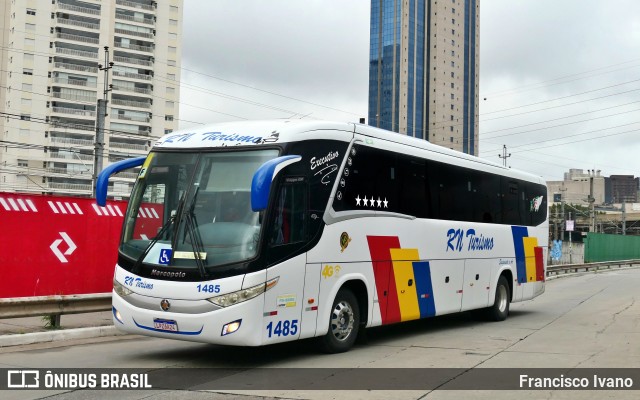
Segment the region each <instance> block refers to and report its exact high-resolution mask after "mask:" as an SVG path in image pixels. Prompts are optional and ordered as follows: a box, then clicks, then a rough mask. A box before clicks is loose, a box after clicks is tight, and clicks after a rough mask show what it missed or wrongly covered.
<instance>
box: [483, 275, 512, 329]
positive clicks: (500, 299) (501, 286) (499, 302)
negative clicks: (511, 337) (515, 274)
mask: <svg viewBox="0 0 640 400" xmlns="http://www.w3.org/2000/svg"><path fill="white" fill-rule="evenodd" d="M510 302H511V293H510V291H509V283H508V282H507V278H505V277H504V275H503V276H501V277H500V279H498V285H497V286H496V297H495V300H494V302H493V306H491V307H489V308H488V309H487V317H488V318H489V319H490V320H491V321H504V320H505V319H507V316H508V315H509V303H510Z"/></svg>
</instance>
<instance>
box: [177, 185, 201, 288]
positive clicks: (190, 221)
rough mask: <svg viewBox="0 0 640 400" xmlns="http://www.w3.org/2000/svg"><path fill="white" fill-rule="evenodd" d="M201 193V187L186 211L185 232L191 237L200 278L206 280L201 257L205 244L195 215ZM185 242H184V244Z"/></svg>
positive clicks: (197, 189)
mask: <svg viewBox="0 0 640 400" xmlns="http://www.w3.org/2000/svg"><path fill="white" fill-rule="evenodd" d="M199 191H200V187H198V188H196V191H195V193H194V194H193V197H192V198H191V202H190V203H189V207H187V209H186V211H185V221H184V222H185V227H184V229H185V231H186V233H188V234H189V236H190V237H191V241H190V243H191V250H192V251H193V256H194V258H195V260H196V265H197V266H198V271H199V272H200V276H201V277H202V279H205V278H206V276H207V271H206V269H205V265H204V261H203V259H202V257H201V254H202V253H205V251H204V244H203V243H202V237H201V236H200V231H199V230H198V221H197V220H196V213H195V205H196V198H197V197H198V192H199ZM185 236H186V235H185ZM184 242H185V240H184V239H183V240H182V243H184Z"/></svg>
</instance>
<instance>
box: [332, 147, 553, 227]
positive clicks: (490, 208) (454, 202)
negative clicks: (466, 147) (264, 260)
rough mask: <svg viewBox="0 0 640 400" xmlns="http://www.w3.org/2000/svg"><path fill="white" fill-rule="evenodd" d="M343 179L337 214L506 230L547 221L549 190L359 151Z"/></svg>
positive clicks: (397, 155)
mask: <svg viewBox="0 0 640 400" xmlns="http://www.w3.org/2000/svg"><path fill="white" fill-rule="evenodd" d="M340 172H341V176H340V185H339V187H338V191H337V192H336V197H335V199H334V203H333V208H334V210H336V211H347V210H377V211H389V212H396V213H401V214H406V215H412V216H415V217H418V218H433V219H442V220H450V221H469V222H482V223H494V224H507V225H539V224H541V223H542V222H544V221H545V219H546V214H547V208H546V207H547V206H546V204H547V202H546V198H545V196H546V187H545V186H544V185H538V184H533V183H530V182H525V181H521V180H518V179H512V178H507V177H503V176H500V175H495V174H492V173H488V172H483V171H476V170H473V169H469V168H463V167H459V166H456V165H451V164H445V163H440V162H435V161H431V160H425V159H421V158H417V157H413V156H408V155H405V154H400V153H393V152H390V151H386V150H380V149H375V148H371V147H366V146H362V145H355V146H354V147H353V149H352V151H351V153H350V154H349V158H348V160H347V164H346V166H345V168H344V170H343V171H340Z"/></svg>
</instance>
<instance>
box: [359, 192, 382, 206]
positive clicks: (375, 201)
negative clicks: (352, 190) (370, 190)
mask: <svg viewBox="0 0 640 400" xmlns="http://www.w3.org/2000/svg"><path fill="white" fill-rule="evenodd" d="M360 203H362V206H363V207H377V208H389V202H388V201H387V198H386V197H385V198H384V200H382V198H381V197H380V196H378V198H377V199H375V198H374V197H373V196H371V198H367V196H364V198H362V199H361V198H360V195H358V196H356V206H359V205H360ZM369 204H371V205H369Z"/></svg>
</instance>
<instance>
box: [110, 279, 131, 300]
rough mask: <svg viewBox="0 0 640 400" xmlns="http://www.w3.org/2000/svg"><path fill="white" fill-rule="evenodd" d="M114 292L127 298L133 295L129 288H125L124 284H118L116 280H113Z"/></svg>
mask: <svg viewBox="0 0 640 400" xmlns="http://www.w3.org/2000/svg"><path fill="white" fill-rule="evenodd" d="M113 290H114V291H115V292H116V293H117V294H118V296H120V297H125V296H128V295H130V294H131V293H133V291H131V290H129V289H128V288H127V287H125V286H124V285H123V284H121V283H120V282H118V281H117V280H115V279H114V280H113Z"/></svg>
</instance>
